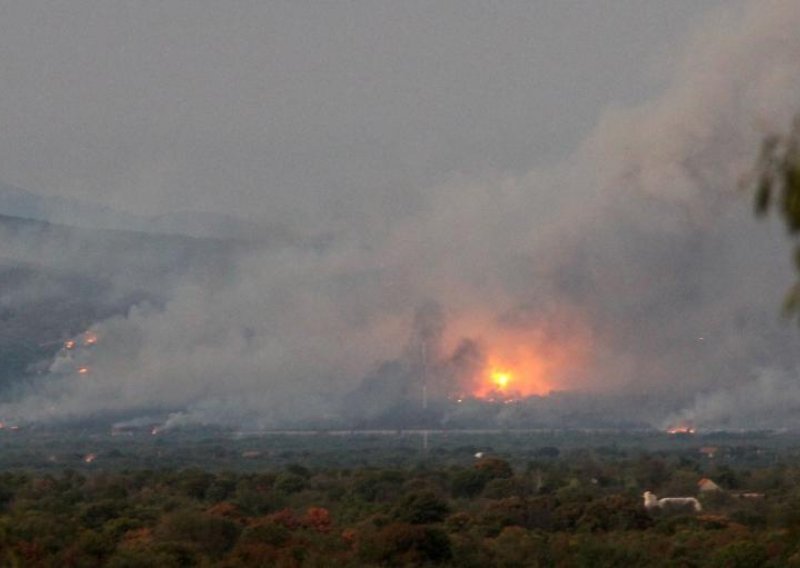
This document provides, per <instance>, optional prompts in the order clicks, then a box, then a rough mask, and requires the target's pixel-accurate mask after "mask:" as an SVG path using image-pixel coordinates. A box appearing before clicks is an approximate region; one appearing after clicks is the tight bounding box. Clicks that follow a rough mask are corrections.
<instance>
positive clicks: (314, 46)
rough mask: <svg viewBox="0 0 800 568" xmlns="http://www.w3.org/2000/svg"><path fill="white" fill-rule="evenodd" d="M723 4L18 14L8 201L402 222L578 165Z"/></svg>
mask: <svg viewBox="0 0 800 568" xmlns="http://www.w3.org/2000/svg"><path fill="white" fill-rule="evenodd" d="M720 4H722V2H718V1H706V2H697V1H693V0H681V1H676V0H670V1H669V2H667V1H663V2H643V1H628V0H606V1H589V0H586V1H581V2H576V1H563V2H562V1H525V2H516V1H508V2H485V1H480V2H466V1H460V0H459V1H440V2H428V1H403V2H345V1H341V2H264V1H258V2H245V1H241V2H218V1H206V0H191V1H169V2H163V1H131V2H121V1H120V2H108V1H95V2H90V1H85V0H71V1H68V2H39V1H30V2H28V1H26V2H15V1H3V2H1V3H0V84H1V85H2V89H3V95H2V97H0V124H1V125H2V128H0V179H3V180H5V181H7V182H9V183H13V184H15V185H18V186H21V187H25V188H28V189H31V190H34V191H41V192H44V193H50V194H60V195H69V196H80V197H84V198H91V199H96V200H102V201H104V202H109V203H111V204H114V205H116V206H118V207H121V208H127V209H131V210H135V211H144V212H148V213H153V212H160V211H163V210H165V209H205V210H224V211H230V212H235V213H239V214H247V215H252V216H255V217H258V218H265V219H267V220H274V219H281V220H284V221H285V220H287V219H289V220H291V221H293V222H296V223H299V224H306V223H308V224H311V223H318V222H320V221H321V222H323V223H326V224H330V223H333V224H334V225H338V224H352V223H358V222H359V219H360V218H361V217H363V216H364V215H366V214H367V212H368V214H369V215H371V216H376V217H378V218H381V217H383V216H394V215H397V214H402V213H403V212H405V211H407V210H408V209H413V208H414V207H415V195H416V194H417V192H420V191H424V190H425V189H426V188H427V187H429V186H431V185H433V184H436V183H439V182H441V181H443V180H445V179H447V178H448V177H449V176H451V175H453V174H454V173H460V174H467V175H470V176H473V175H481V174H483V173H486V172H492V173H497V172H498V171H499V172H506V171H508V172H513V173H515V174H519V173H523V172H525V171H527V170H528V169H529V168H530V167H532V166H533V165H536V164H540V163H542V162H545V161H547V160H550V159H552V158H554V157H563V156H565V155H567V154H568V153H570V152H571V151H572V150H573V149H574V148H575V146H576V145H577V144H578V143H579V141H580V140H581V138H582V137H583V136H585V135H586V133H587V132H589V131H590V129H591V128H592V127H593V125H594V124H595V122H596V121H597V119H598V117H599V115H600V113H601V112H602V111H603V109H605V108H607V107H609V106H614V105H627V104H630V103H632V102H638V101H641V100H643V99H645V98H647V96H649V95H652V94H653V93H654V92H657V90H658V88H660V87H661V86H662V85H663V81H664V79H665V77H666V73H664V68H665V67H667V66H668V64H669V57H670V55H671V54H672V53H673V52H674V51H675V47H677V46H680V45H682V43H683V41H684V40H685V38H686V37H687V34H688V30H689V29H690V28H692V27H693V26H695V25H697V24H698V22H700V21H702V20H703V18H704V17H705V15H706V14H707V13H708V11H709V10H710V9H712V8H714V7H716V6H718V5H720ZM725 4H728V5H730V4H732V2H726V3H725Z"/></svg>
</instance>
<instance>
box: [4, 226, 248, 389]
mask: <svg viewBox="0 0 800 568" xmlns="http://www.w3.org/2000/svg"><path fill="white" fill-rule="evenodd" d="M249 246H250V245H249V244H248V243H247V242H243V241H235V240H222V239H201V238H194V237H187V236H179V235H156V234H149V233H142V232H134V231H117V230H96V229H85V228H74V227H67V226H63V225H57V224H53V223H48V222H44V221H36V220H30V219H21V218H18V217H10V216H5V215H0V387H2V386H3V385H8V384H10V382H13V381H14V380H15V379H19V378H21V377H24V376H25V375H26V374H28V373H30V372H31V365H33V364H35V363H37V362H38V361H40V360H42V359H43V358H46V357H50V356H52V355H53V354H54V353H55V352H56V351H57V350H58V349H59V348H60V343H61V342H62V341H63V340H64V339H66V338H68V337H71V336H74V335H75V334H78V333H80V332H82V331H84V330H85V329H86V328H87V327H88V326H89V325H91V324H92V323H93V322H96V321H98V320H100V319H105V318H107V317H110V316H111V315H114V314H118V313H125V312H126V311H127V310H128V309H129V308H130V306H131V305H133V304H135V303H138V302H141V301H143V300H149V301H150V302H152V303H155V304H158V303H159V302H162V301H163V300H164V299H166V297H167V296H168V294H169V290H170V289H171V287H172V286H173V285H174V284H175V283H176V282H178V281H180V280H182V279H183V278H184V277H187V276H188V277H191V278H192V279H195V280H196V279H199V280H200V281H202V282H204V283H206V284H208V285H210V286H214V285H215V283H222V282H224V281H225V279H226V278H229V277H230V274H231V273H232V271H233V262H234V256H235V253H236V252H237V251H242V250H246V249H247V248H248V247H249Z"/></svg>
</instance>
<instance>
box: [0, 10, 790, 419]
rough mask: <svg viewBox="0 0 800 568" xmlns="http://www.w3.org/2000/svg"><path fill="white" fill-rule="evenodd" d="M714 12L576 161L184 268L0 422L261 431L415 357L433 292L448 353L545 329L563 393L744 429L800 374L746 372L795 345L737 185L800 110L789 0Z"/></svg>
mask: <svg viewBox="0 0 800 568" xmlns="http://www.w3.org/2000/svg"><path fill="white" fill-rule="evenodd" d="M714 17H715V18H722V19H723V20H724V22H725V23H724V25H722V24H716V25H713V26H706V27H702V28H700V29H699V30H698V32H697V33H696V34H695V36H694V38H693V39H692V40H691V41H689V42H688V43H687V44H686V45H687V47H686V49H685V51H684V53H683V56H682V57H681V58H678V61H679V64H677V65H676V66H675V67H674V69H671V70H670V71H669V73H670V74H669V80H668V81H667V83H666V86H665V88H664V90H663V92H662V94H660V95H659V96H658V97H656V98H654V99H653V100H650V101H649V102H647V103H645V104H643V105H640V106H636V107H634V108H617V109H613V110H609V111H608V112H606V113H605V114H604V115H603V117H602V119H601V120H600V121H599V123H598V124H597V126H596V128H595V129H594V130H593V132H592V133H591V135H590V136H589V137H588V138H587V139H586V140H585V141H584V142H583V143H582V144H581V145H580V147H579V148H577V149H576V150H575V152H574V153H573V154H572V156H571V157H570V158H569V159H568V160H565V161H562V162H560V163H556V164H552V165H551V166H548V167H540V168H538V169H535V170H533V171H530V172H528V173H526V174H522V175H514V176H512V175H502V174H496V175H492V176H486V175H484V176H480V177H477V178H475V177H472V176H470V175H468V174H464V175H453V176H451V177H449V179H447V180H445V181H442V182H441V183H439V184H436V185H434V186H432V187H428V188H425V189H424V191H415V192H414V198H413V199H411V200H410V202H411V203H413V205H410V206H408V207H407V208H406V209H404V211H403V213H402V214H398V215H387V214H386V212H385V211H383V210H376V211H369V210H367V211H364V212H363V216H364V219H365V221H364V222H363V223H360V224H358V225H355V226H354V227H353V228H352V229H351V230H341V227H339V226H336V227H333V226H332V227H330V229H331V230H330V231H328V229H329V228H328V227H325V226H321V227H319V228H318V229H319V230H318V231H317V233H318V234H329V235H331V236H330V238H329V239H327V242H326V244H325V245H324V246H317V247H314V246H278V247H263V248H262V249H259V250H255V251H248V252H241V253H237V254H236V256H235V264H234V267H233V268H232V269H231V270H230V272H229V273H228V275H227V277H226V278H225V279H224V281H223V282H215V283H214V285H210V284H209V283H208V281H207V280H206V279H205V278H199V277H196V276H184V277H182V278H181V280H180V284H179V285H176V286H175V287H174V288H173V289H171V290H170V294H169V299H168V300H167V301H166V302H165V303H164V305H163V306H159V307H153V306H148V305H144V304H143V305H140V306H136V307H134V308H132V309H131V310H130V311H129V313H128V314H127V315H125V316H120V317H114V318H111V319H108V320H106V321H101V322H98V323H97V325H96V328H97V330H98V333H99V334H100V336H101V337H102V344H101V345H100V346H99V347H98V348H97V349H95V350H94V351H93V352H92V362H91V369H92V372H91V374H90V376H88V377H86V380H80V381H71V382H66V381H54V382H53V383H51V384H49V385H46V386H43V387H41V386H40V387H39V389H38V390H37V391H36V392H35V393H32V394H30V396H27V397H25V398H24V399H23V400H21V401H18V402H15V403H13V404H7V405H5V406H3V407H0V415H2V416H4V417H15V418H17V419H19V418H21V417H25V418H27V419H39V418H42V419H62V418H70V417H84V416H91V415H93V414H96V413H98V412H108V411H130V410H131V409H138V408H162V409H169V410H175V409H177V410H179V411H181V412H184V413H185V415H186V416H196V420H197V421H201V422H203V421H205V422H221V423H234V424H235V423H248V424H255V425H258V426H262V427H267V426H274V425H280V424H284V423H287V422H290V421H291V422H292V423H297V422H300V421H302V420H315V419H319V418H320V417H325V416H330V415H335V414H336V413H338V412H340V408H339V403H340V400H341V399H342V397H344V396H345V395H346V394H347V393H350V392H352V391H354V390H355V389H357V388H358V387H359V385H360V384H361V381H362V379H363V378H364V377H367V376H370V375H374V374H375V373H376V372H378V370H379V369H380V368H381V365H382V363H385V362H387V361H395V360H407V359H408V357H409V356H408V354H407V353H406V354H404V349H407V348H406V346H407V345H409V336H410V335H411V333H412V331H411V330H412V320H413V318H414V313H415V311H416V310H417V309H418V307H420V306H426V305H428V306H430V305H435V306H437V308H435V309H436V310H441V313H442V320H441V321H442V322H443V323H442V329H441V330H440V331H438V332H437V333H438V334H440V336H441V339H440V340H439V341H440V343H439V345H438V346H437V347H436V349H434V350H433V351H434V354H435V355H436V357H437V358H438V359H437V360H436V361H434V362H433V364H434V365H440V366H443V367H442V368H444V367H445V366H446V365H447V361H448V360H451V359H453V358H454V357H456V355H457V353H458V350H459V348H460V347H461V348H463V346H464V345H465V342H466V344H470V342H472V343H471V344H473V345H475V346H476V349H477V350H478V351H480V352H482V353H483V354H484V355H489V354H491V350H492V341H493V338H497V337H507V336H511V337H514V336H516V337H519V338H520V341H522V342H528V341H531V339H530V338H531V337H534V336H535V337H539V338H540V337H542V336H543V335H542V334H544V335H546V336H547V337H549V338H553V339H552V342H553V344H554V345H555V344H556V343H557V342H562V343H564V342H567V343H569V342H570V341H576V340H579V343H580V345H581V352H582V354H581V357H580V358H578V359H576V360H575V361H573V363H574V364H573V365H571V366H567V367H569V368H566V367H565V368H563V369H558V368H557V369H553V370H552V371H551V372H552V376H551V377H550V379H549V380H550V381H551V382H552V388H554V389H555V390H567V391H569V390H577V391H588V392H595V393H601V394H605V395H608V396H612V397H616V398H615V399H614V400H619V403H618V408H616V409H615V412H617V413H619V414H622V415H625V416H630V417H631V419H632V420H635V419H649V420H656V421H658V420H662V419H666V418H667V417H669V416H673V415H675V413H680V412H682V409H684V408H688V407H691V408H692V409H693V410H692V411H691V412H693V413H694V414H696V415H702V414H706V415H708V416H709V418H708V420H709V425H711V424H712V423H724V424H726V425H735V424H736V417H737V416H738V415H739V414H738V411H737V408H738V407H739V406H741V404H742V401H744V400H747V401H748V404H750V405H751V408H750V409H749V410H748V413H749V414H750V415H758V414H759V413H760V412H762V411H763V412H765V413H767V412H768V413H770V414H771V415H772V416H774V415H775V413H776V412H781V411H782V410H784V409H791V408H794V407H793V406H792V404H788V403H786V404H781V405H778V404H775V402H774V401H775V400H776V399H779V398H783V399H785V398H786V397H787V396H788V397H791V398H792V399H793V400H794V399H795V398H796V394H797V389H794V388H786V389H784V388H777V387H776V388H761V386H763V383H764V381H765V380H766V379H764V376H771V375H756V374H754V370H755V369H759V368H763V367H764V366H770V367H774V368H775V369H776V371H774V372H775V373H778V374H779V376H781V377H790V378H787V379H781V380H780V381H779V382H778V383H775V382H774V381H772V382H769V381H768V382H769V384H770V385H774V384H784V383H785V384H791V381H792V380H793V378H796V377H797V370H796V369H797V368H798V367H797V364H798V360H797V359H798V358H797V355H796V353H797V352H798V350H797V342H798V340H799V339H800V338H799V337H798V334H797V333H796V332H795V331H794V330H793V329H789V328H787V327H785V326H783V325H782V324H781V322H780V321H778V316H777V310H778V305H779V302H780V295H781V292H782V290H783V289H785V287H786V286H787V285H788V283H789V282H790V281H791V277H792V274H791V267H790V266H789V264H788V262H787V258H788V255H787V248H786V246H785V243H784V242H783V236H782V235H781V234H780V231H778V230H776V228H775V227H774V226H769V225H764V224H758V223H756V222H755V221H753V220H752V218H751V217H752V216H751V214H750V210H749V202H748V198H747V196H745V195H742V194H741V193H740V192H739V191H738V188H739V187H740V183H741V180H742V176H743V175H745V174H746V172H747V171H748V168H749V167H751V165H752V164H753V162H754V159H755V156H756V152H757V150H758V145H759V143H760V140H761V138H762V137H763V136H764V135H765V134H767V133H769V132H773V131H776V130H780V129H783V128H785V127H786V125H788V124H789V121H790V120H791V118H792V116H793V115H794V113H796V112H797V111H798V110H799V108H798V107H799V106H800V105H798V101H800V35H798V34H797V33H796V30H797V29H798V28H799V27H800V5H798V3H797V2H793V1H783V2H777V1H776V2H758V3H753V4H751V5H749V7H748V8H747V9H745V10H743V11H741V12H739V11H737V10H734V9H731V10H729V11H720V12H718V13H715V14H714ZM710 22H711V20H709V23H710ZM431 302H432V303H431ZM515 334H516V335H515ZM576 338H577V339H576ZM412 343H413V342H412ZM770 372H772V371H770ZM754 376H755V377H756V378H753V377H754ZM781 381H783V382H781ZM759 385H760V386H759ZM751 390H755V391H757V392H759V393H761V394H760V396H759V397H756V398H755V399H754V398H753V397H750V396H747V394H746V393H748V392H750V391H751ZM725 392H730V393H731V394H730V395H724V394H714V393H725ZM700 393H709V394H706V395H703V396H701V395H700ZM737 393H738V394H737ZM642 397H644V399H643V398H642ZM633 400H636V401H641V400H646V401H647V402H646V404H644V405H642V404H640V403H638V402H637V403H634V402H632V401H633ZM752 405H755V406H754V407H753V406H752ZM364 410H365V412H367V413H368V412H369V411H370V409H364ZM685 412H689V411H685ZM748 420H749V422H747V423H748V424H749V423H751V422H752V420H751V419H749V418H748Z"/></svg>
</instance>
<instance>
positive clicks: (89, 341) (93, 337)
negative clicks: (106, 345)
mask: <svg viewBox="0 0 800 568" xmlns="http://www.w3.org/2000/svg"><path fill="white" fill-rule="evenodd" d="M97 339H98V338H97V334H96V333H93V332H91V331H87V332H86V333H85V334H84V336H83V344H84V345H85V346H87V347H89V346H91V345H95V344H96V343H97ZM73 343H74V342H73Z"/></svg>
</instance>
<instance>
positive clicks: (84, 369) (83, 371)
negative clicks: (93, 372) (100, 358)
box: [78, 367, 89, 375]
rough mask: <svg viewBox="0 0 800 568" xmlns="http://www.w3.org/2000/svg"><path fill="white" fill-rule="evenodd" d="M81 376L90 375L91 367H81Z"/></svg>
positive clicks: (79, 371) (79, 372)
mask: <svg viewBox="0 0 800 568" xmlns="http://www.w3.org/2000/svg"><path fill="white" fill-rule="evenodd" d="M78 374H79V375H88V374H89V367H81V368H80V369H78Z"/></svg>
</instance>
